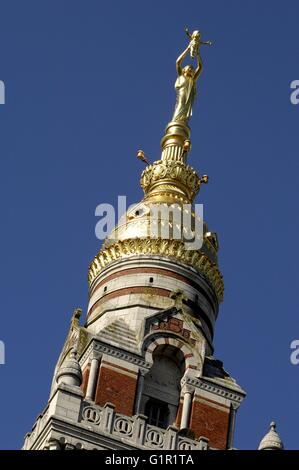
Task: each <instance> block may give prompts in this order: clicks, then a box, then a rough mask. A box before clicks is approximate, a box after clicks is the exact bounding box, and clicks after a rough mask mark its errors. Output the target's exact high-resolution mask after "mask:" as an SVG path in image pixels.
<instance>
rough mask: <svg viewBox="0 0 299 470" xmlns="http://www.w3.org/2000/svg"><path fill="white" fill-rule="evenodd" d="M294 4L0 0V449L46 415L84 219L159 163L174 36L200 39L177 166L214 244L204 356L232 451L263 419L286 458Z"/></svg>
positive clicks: (135, 190) (297, 175)
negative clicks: (225, 412)
mask: <svg viewBox="0 0 299 470" xmlns="http://www.w3.org/2000/svg"><path fill="white" fill-rule="evenodd" d="M298 17H299V3H298V2H296V1H291V0H287V1H284V2H282V1H279V2H278V1H273V0H272V1H270V0H267V1H266V0H264V1H260V0H259V1H256V0H251V1H250V2H247V1H244V0H243V1H242V2H240V1H234V0H226V1H225V2H224V1H221V0H212V1H206V0H205V1H201V0H196V1H193V0H189V1H188V2H182V1H181V0H180V1H178V0H164V1H159V2H158V1H156V2H154V1H151V2H149V1H148V2H145V1H140V0H139V1H135V0H122V1H120V0H117V1H114V2H104V1H103V0H98V1H95V0H89V1H88V2H86V1H83V0H80V1H79V0H43V1H40V0H26V1H24V0H19V1H16V0H0V80H3V81H4V83H5V86H6V104H5V105H0V162H1V170H0V179H1V181H0V192H1V195H0V204H1V212H0V213H1V245H0V248H1V263H0V276H1V277H0V284H1V319H0V321H1V323H0V340H2V341H4V342H5V347H6V364H5V365H1V366H0V383H1V390H0V398H1V400H0V417H1V420H0V447H1V448H10V449H12V448H20V447H21V445H22V440H23V436H24V435H25V433H26V432H27V431H30V429H31V426H32V424H33V422H34V420H35V418H36V416H37V415H38V413H39V412H40V411H41V410H42V409H43V407H44V406H45V405H46V402H47V399H48V394H49V389H50V382H51V379H52V373H53V369H54V365H55V362H56V360H57V357H58V355H59V352H60V349H61V347H62V345H63V342H64V339H65V336H66V334H67V331H68V327H69V321H70V318H71V314H72V310H73V308H74V307H77V306H82V308H83V309H84V311H85V309H86V305H87V294H88V285H87V268H88V264H89V262H90V261H91V260H92V258H93V256H94V255H95V254H96V252H97V251H98V250H99V248H100V241H99V240H97V239H96V237H95V234H94V227H95V223H96V218H95V215H94V211H95V207H96V206H97V205H98V204H100V203H102V202H108V203H111V204H116V202H117V196H118V195H127V197H128V202H129V203H132V202H135V201H138V200H139V199H140V198H141V196H142V191H141V189H140V187H139V183H138V181H139V176H140V173H141V171H142V169H143V165H142V163H141V162H139V161H138V160H137V159H136V157H135V155H136V150H137V149H139V148H142V149H143V150H144V151H145V152H146V154H147V155H149V157H150V159H151V160H157V159H159V157H160V148H159V142H160V138H161V136H162V134H163V130H164V128H165V126H166V124H167V122H168V121H169V120H170V117H171V115H172V112H173V106H174V100H175V93H174V89H173V83H174V80H175V76H176V72H175V59H176V57H177V55H178V53H180V52H181V51H182V50H183V48H184V47H185V45H186V37H185V34H184V31H183V29H184V27H185V26H188V27H189V28H190V29H197V28H199V29H201V30H202V32H203V35H204V39H206V40H209V39H210V40H212V41H213V46H212V47H205V48H203V50H202V56H203V60H204V72H203V75H202V76H201V77H200V82H199V84H198V97H197V98H198V99H197V103H196V105H195V109H194V116H193V118H192V121H191V122H190V124H191V127H192V144H193V147H192V152H191V154H190V160H189V161H190V163H191V164H192V165H193V166H194V167H195V168H196V169H197V170H198V171H199V172H200V173H201V174H204V173H207V174H208V175H209V176H210V182H209V184H208V185H207V186H204V187H203V188H202V190H201V192H200V195H199V197H198V199H197V201H198V202H203V203H204V214H205V219H206V221H207V222H208V224H209V227H210V229H211V230H215V231H217V233H218V235H219V240H220V255H219V262H220V269H221V270H222V272H223V275H224V280H225V288H226V289H225V300H224V303H223V304H222V306H221V310H220V315H219V318H218V321H217V325H216V335H215V356H216V357H217V358H219V359H221V360H223V361H224V366H225V368H226V369H227V370H228V371H229V372H230V373H231V374H232V376H233V377H235V378H236V379H237V380H238V382H239V383H240V385H241V386H242V387H243V388H244V389H245V390H246V391H247V393H248V396H247V398H246V400H245V401H244V403H243V405H242V406H241V408H240V410H239V413H238V419H237V428H236V435H235V436H236V437H235V446H236V447H238V448H241V449H248V448H249V449H250V448H251V449H252V448H256V447H257V445H258V443H259V440H260V439H261V437H262V436H263V435H264V434H265V432H266V431H267V429H268V424H269V422H270V421H271V420H272V419H275V420H276V421H277V423H278V430H279V433H280V435H281V437H282V438H283V440H284V442H285V446H286V447H287V448H291V449H298V448H299V439H298V418H299V416H298V410H299V402H298V389H299V388H298V385H299V365H298V366H294V365H291V363H290V342H291V341H292V340H293V339H297V338H298V339H299V325H298V291H299V285H298V249H297V235H296V234H297V230H298V227H299V213H298V184H299V171H298V170H299V164H298V121H299V105H298V106H294V105H292V104H291V103H290V82H291V81H292V80H295V79H299V70H298V55H299V29H298Z"/></svg>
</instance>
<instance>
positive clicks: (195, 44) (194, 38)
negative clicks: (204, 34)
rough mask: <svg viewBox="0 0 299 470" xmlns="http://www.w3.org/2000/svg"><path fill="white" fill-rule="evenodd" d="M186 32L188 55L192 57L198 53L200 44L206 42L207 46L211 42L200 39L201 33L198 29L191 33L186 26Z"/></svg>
mask: <svg viewBox="0 0 299 470" xmlns="http://www.w3.org/2000/svg"><path fill="white" fill-rule="evenodd" d="M185 31H186V34H187V36H188V38H189V39H190V55H191V57H192V58H193V59H194V57H197V56H198V55H199V47H200V46H201V45H202V44H207V45H208V46H211V45H212V43H211V41H201V40H200V39H201V33H200V31H193V33H192V34H191V33H190V31H189V29H188V28H185Z"/></svg>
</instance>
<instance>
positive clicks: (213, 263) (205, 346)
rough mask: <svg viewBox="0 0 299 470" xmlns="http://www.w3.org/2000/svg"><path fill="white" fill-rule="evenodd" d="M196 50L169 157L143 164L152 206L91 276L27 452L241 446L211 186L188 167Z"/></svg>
mask: <svg viewBox="0 0 299 470" xmlns="http://www.w3.org/2000/svg"><path fill="white" fill-rule="evenodd" d="M188 48H189V49H190V45H189V46H188ZM188 48H187V49H186V51H184V53H183V54H185V55H183V54H182V55H181V56H180V57H179V59H178V61H177V71H178V80H177V83H176V89H177V103H176V111H175V114H174V118H173V120H172V121H171V122H170V123H169V124H168V125H167V127H166V131H165V134H164V136H163V138H162V141H161V147H162V153H161V157H160V159H159V160H157V161H155V162H154V163H151V164H149V163H148V162H147V160H146V158H145V157H144V154H143V152H142V151H140V152H139V154H138V155H139V157H140V158H141V159H142V160H144V161H145V162H146V163H147V165H146V167H145V170H144V171H143V173H142V175H141V187H142V189H143V191H144V197H143V199H142V200H141V202H139V203H138V204H136V205H134V207H131V208H130V209H129V210H128V211H127V213H126V214H125V216H124V217H122V219H121V220H120V221H119V223H118V224H117V226H116V227H115V229H114V230H113V231H112V233H111V234H110V235H109V236H108V237H107V238H106V240H105V241H104V243H103V246H102V249H101V250H100V252H99V253H98V254H97V255H96V256H95V258H94V260H93V261H92V263H91V265H90V267H89V305H88V309H87V314H86V319H85V324H84V326H81V324H80V316H81V313H82V312H81V310H80V309H77V310H75V312H74V314H73V316H72V320H71V326H70V329H69V333H68V336H67V338H66V341H65V344H64V346H63V349H62V352H61V355H60V357H59V360H58V363H57V366H56V369H55V373H54V378H53V383H52V388H51V393H50V398H49V402H48V405H47V407H46V408H45V410H44V411H43V413H42V414H41V415H40V416H39V417H38V419H37V421H36V423H35V425H34V427H33V429H32V431H31V433H29V434H28V435H27V436H26V439H25V444H24V449H73V448H83V449H156V450H159V449H179V450H187V449H199V450H200V449H202V450H205V449H230V448H232V447H233V435H234V427H235V415H236V411H237V409H238V407H239V406H240V404H241V402H242V400H243V398H244V396H245V393H244V391H243V390H242V389H241V388H240V387H239V385H238V384H237V383H236V382H235V380H234V379H233V378H232V377H231V376H230V375H229V374H228V373H227V372H226V371H225V369H224V368H223V364H222V362H221V361H220V360H217V359H216V358H215V357H214V355H213V354H214V347H213V334H214V327H215V322H216V320H217V316H218V310H219V304H220V303H221V301H222V299H223V280H222V276H221V273H220V271H219V269H218V262H217V251H218V241H217V235H216V233H215V232H212V231H210V230H209V229H208V227H207V225H206V223H203V221H202V218H201V216H199V215H198V213H197V211H195V206H194V199H195V196H196V194H197V193H198V191H199V189H200V186H201V184H202V183H205V182H207V177H206V176H203V177H200V176H199V175H198V174H197V173H196V171H195V170H194V169H193V168H192V167H190V166H189V165H188V164H187V156H188V152H189V151H190V149H191V143H190V128H189V126H188V119H189V117H190V114H191V107H190V106H191V105H192V104H193V101H192V100H193V99H194V96H195V92H194V90H195V80H196V77H195V75H196V73H198V74H199V73H200V72H201V68H200V67H201V61H200V60H199V58H198V67H197V69H195V70H194V69H192V67H191V69H192V70H193V72H192V70H191V72H190V66H189V69H188V67H184V69H182V68H181V67H180V61H182V59H183V58H184V57H185V56H186V53H187V52H188V51H189V49H188ZM198 57H199V56H198ZM187 69H188V70H187ZM192 74H193V75H192ZM184 87H185V88H184ZM190 90H191V91H192V93H191V91H190ZM190 100H191V101H190ZM177 116H178V118H177Z"/></svg>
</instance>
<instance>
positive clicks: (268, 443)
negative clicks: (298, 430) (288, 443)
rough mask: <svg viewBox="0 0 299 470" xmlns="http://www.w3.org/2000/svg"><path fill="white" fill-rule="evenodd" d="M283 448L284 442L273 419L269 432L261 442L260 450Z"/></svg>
mask: <svg viewBox="0 0 299 470" xmlns="http://www.w3.org/2000/svg"><path fill="white" fill-rule="evenodd" d="M283 448H284V446H283V442H282V440H281V439H280V437H279V435H278V433H277V431H276V423H275V421H272V422H271V423H270V430H269V432H268V433H267V434H266V435H265V436H264V437H263V439H262V440H261V442H260V445H259V450H283Z"/></svg>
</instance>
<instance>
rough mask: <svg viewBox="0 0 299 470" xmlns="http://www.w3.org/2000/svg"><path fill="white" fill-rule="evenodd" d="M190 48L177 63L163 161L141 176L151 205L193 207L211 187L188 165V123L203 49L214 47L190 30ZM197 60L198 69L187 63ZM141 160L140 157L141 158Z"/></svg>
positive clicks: (142, 185)
mask: <svg viewBox="0 0 299 470" xmlns="http://www.w3.org/2000/svg"><path fill="white" fill-rule="evenodd" d="M186 33H187V35H188V37H189V44H188V46H187V47H186V49H184V51H183V52H182V53H181V54H180V55H179V57H178V58H177V61H176V71H177V79H176V82H175V89H176V104H175V109H174V114H173V116H172V120H171V121H170V122H169V123H168V125H167V127H166V130H165V135H164V136H163V138H162V140H161V147H162V155H161V160H158V161H157V162H154V163H153V164H151V165H148V166H147V168H146V169H145V170H144V172H143V173H142V175H141V187H142V188H143V190H144V193H145V200H146V201H148V202H166V203H170V204H172V203H189V204H190V203H192V202H193V200H194V197H195V196H196V194H197V193H198V191H199V189H200V185H201V183H207V181H208V178H207V176H206V175H205V176H203V177H202V178H200V177H199V176H198V174H197V173H196V171H195V170H194V169H193V168H192V167H190V166H189V165H187V164H186V161H187V155H188V153H189V151H190V150H191V141H190V128H189V126H188V121H189V118H190V116H191V115H192V107H193V103H194V100H195V97H196V86H197V80H198V78H199V76H200V74H201V72H202V60H201V56H200V52H199V50H200V46H201V45H202V44H209V45H210V44H211V42H210V41H208V42H203V41H201V34H200V32H199V31H194V32H193V33H192V34H191V33H189V31H188V30H187V29H186ZM188 53H190V56H191V58H194V59H195V60H196V67H195V68H194V67H193V66H192V65H190V64H189V65H186V66H184V67H183V61H184V59H185V58H186V56H187V54H188ZM139 158H140V157H139Z"/></svg>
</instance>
